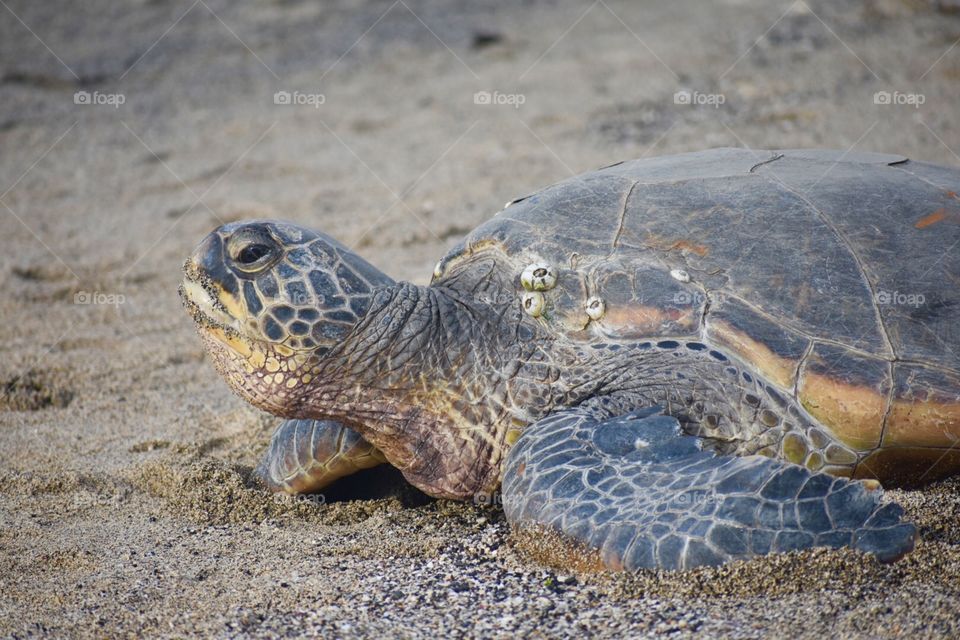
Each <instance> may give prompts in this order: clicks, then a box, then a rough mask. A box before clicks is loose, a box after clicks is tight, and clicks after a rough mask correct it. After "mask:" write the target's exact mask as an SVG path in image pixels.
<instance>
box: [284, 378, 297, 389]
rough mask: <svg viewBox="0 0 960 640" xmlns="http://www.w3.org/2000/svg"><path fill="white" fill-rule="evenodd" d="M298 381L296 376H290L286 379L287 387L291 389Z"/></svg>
mask: <svg viewBox="0 0 960 640" xmlns="http://www.w3.org/2000/svg"><path fill="white" fill-rule="evenodd" d="M299 382H300V381H299V380H297V379H296V378H290V379H289V380H287V389H293V388H294V387H295V386H297V384H298V383H299Z"/></svg>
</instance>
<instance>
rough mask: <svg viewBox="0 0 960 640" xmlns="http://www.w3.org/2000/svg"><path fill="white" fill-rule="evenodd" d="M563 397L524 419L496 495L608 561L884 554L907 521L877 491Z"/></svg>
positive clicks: (520, 516) (885, 557)
mask: <svg viewBox="0 0 960 640" xmlns="http://www.w3.org/2000/svg"><path fill="white" fill-rule="evenodd" d="M658 414H659V410H657V409H652V410H645V411H640V412H634V413H630V414H627V415H623V416H619V417H613V418H597V417H596V415H595V414H593V413H591V411H589V410H587V409H583V408H574V409H569V410H566V411H561V412H559V413H556V414H553V415H551V416H548V417H546V418H544V419H542V420H540V421H538V422H536V423H534V424H533V425H531V426H529V427H527V428H526V429H525V430H524V432H523V434H522V435H521V436H520V438H519V439H518V440H517V442H516V443H515V444H514V446H513V448H512V449H511V450H510V452H509V454H508V458H507V463H506V467H505V469H504V475H503V481H502V482H503V484H502V490H503V507H504V511H505V513H506V516H507V519H508V520H509V521H510V522H511V524H512V525H514V526H516V527H521V528H522V527H525V526H531V525H533V526H545V527H547V528H549V529H552V530H555V531H558V532H559V533H560V534H561V535H562V536H563V537H564V538H567V539H570V540H573V541H575V542H577V543H580V544H581V545H584V546H586V547H588V548H590V549H592V550H595V551H597V552H599V559H600V560H601V561H602V562H603V564H604V565H605V566H606V567H608V568H611V569H615V570H624V569H625V570H628V571H633V570H638V569H644V568H659V569H689V568H692V567H697V566H701V565H719V564H723V563H725V562H729V561H731V560H736V559H740V558H748V557H751V556H757V555H764V554H767V553H774V552H785V551H792V550H796V549H805V548H808V547H816V546H823V547H833V548H838V547H843V546H852V547H854V548H857V549H860V550H862V551H865V552H868V553H872V554H874V555H875V556H876V557H877V558H878V559H880V560H881V561H893V560H896V559H898V558H900V557H901V556H903V555H904V554H906V553H907V552H909V551H910V550H911V549H912V548H913V544H914V538H915V536H916V529H915V527H914V526H913V525H912V524H909V523H906V522H903V521H902V520H901V518H902V516H903V510H902V509H901V508H900V507H899V506H898V505H896V504H891V503H882V502H881V501H880V499H879V494H880V491H877V490H873V491H872V490H870V489H869V488H868V487H867V486H866V485H864V484H863V483H861V482H856V481H849V480H844V479H841V478H834V477H832V476H829V475H826V474H823V473H816V472H812V471H810V470H808V469H806V468H804V467H801V466H798V465H794V464H791V463H788V462H783V461H778V460H773V459H770V458H765V457H761V456H748V457H727V456H718V455H716V454H714V453H713V452H711V451H706V450H704V449H703V448H702V446H701V445H702V442H703V441H702V440H701V439H700V438H697V437H694V436H689V435H684V434H683V432H682V431H681V429H680V425H679V423H678V422H677V420H676V419H674V418H672V417H669V416H664V415H658Z"/></svg>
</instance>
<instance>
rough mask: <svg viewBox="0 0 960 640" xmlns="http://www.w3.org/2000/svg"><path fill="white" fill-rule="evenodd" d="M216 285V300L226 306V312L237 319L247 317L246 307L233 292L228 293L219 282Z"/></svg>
mask: <svg viewBox="0 0 960 640" xmlns="http://www.w3.org/2000/svg"><path fill="white" fill-rule="evenodd" d="M216 287H217V300H219V301H220V304H222V305H223V306H224V307H226V309H227V312H228V313H229V314H230V315H231V316H233V317H234V318H236V319H237V320H239V319H241V318H245V317H247V307H246V305H244V304H242V303H241V302H240V301H239V300H237V298H235V297H234V296H233V294H231V293H228V292H227V291H226V290H225V289H224V288H223V287H221V286H220V285H219V284H218V285H216Z"/></svg>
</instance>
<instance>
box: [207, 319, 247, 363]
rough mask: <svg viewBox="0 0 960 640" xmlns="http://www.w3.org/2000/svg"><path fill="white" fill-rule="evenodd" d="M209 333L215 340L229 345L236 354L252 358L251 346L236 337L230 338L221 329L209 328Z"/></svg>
mask: <svg viewBox="0 0 960 640" xmlns="http://www.w3.org/2000/svg"><path fill="white" fill-rule="evenodd" d="M207 332H208V333H209V334H210V335H212V336H213V337H214V338H216V339H217V340H219V341H220V342H222V343H223V344H225V345H227V346H228V347H230V348H231V349H233V350H234V351H235V352H237V353H238V354H240V355H241V356H243V357H244V358H249V357H250V354H251V351H252V350H251V349H250V345H248V344H247V343H246V342H244V341H243V340H240V339H239V338H237V337H235V336H228V335H227V334H226V333H225V332H224V331H223V329H221V328H220V327H209V328H207Z"/></svg>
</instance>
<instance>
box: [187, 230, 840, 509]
mask: <svg viewBox="0 0 960 640" xmlns="http://www.w3.org/2000/svg"><path fill="white" fill-rule="evenodd" d="M250 247H255V250H251V249H250ZM245 250H246V251H247V253H244V251H245ZM258 254H259V255H258ZM251 258H254V260H253V261H252V263H251V264H245V263H243V262H242V261H243V260H244V259H251ZM184 272H185V280H184V284H183V286H182V287H181V293H182V296H183V298H184V302H185V305H186V307H187V309H188V311H189V312H190V313H191V315H192V316H193V317H194V320H195V321H196V324H197V327H198V330H199V332H200V335H201V337H202V338H203V341H204V344H205V345H206V347H207V349H208V351H209V352H210V354H211V355H212V357H213V360H214V362H215V364H216V366H217V368H218V370H219V371H220V373H221V374H222V375H223V376H224V377H225V378H226V379H227V381H228V382H229V383H230V384H231V386H232V387H233V388H234V389H235V390H236V391H237V392H238V393H239V394H240V395H241V396H242V397H244V398H245V399H247V400H248V401H250V402H251V403H252V404H254V405H256V406H258V407H260V408H262V409H264V410H266V411H269V412H271V413H273V414H275V415H278V416H282V417H289V418H299V419H313V420H333V421H337V422H338V423H342V424H344V425H346V426H348V427H350V428H352V429H355V430H356V431H357V433H359V434H360V435H361V436H362V437H363V439H364V440H365V441H367V442H369V443H370V444H371V445H372V446H373V447H375V448H376V449H378V450H379V451H380V452H382V454H383V456H384V457H385V458H386V460H387V461H388V462H390V463H391V464H393V465H394V466H396V467H397V468H399V469H400V470H401V471H402V472H403V473H404V475H405V476H406V477H407V479H408V480H409V481H410V482H411V483H412V484H414V485H415V486H417V487H419V488H420V489H422V490H424V491H425V492H427V493H429V494H431V495H434V496H442V497H448V498H455V499H470V498H472V497H474V496H475V495H477V494H489V493H490V492H492V491H494V490H495V489H496V488H497V486H498V485H499V482H500V476H501V470H502V468H503V464H504V460H505V456H506V453H507V451H508V448H509V445H510V444H511V443H512V442H513V441H514V440H515V439H516V438H517V437H518V436H519V433H520V432H521V431H522V429H523V428H524V427H525V426H526V425H528V424H530V423H532V422H535V421H536V420H539V419H541V418H543V417H544V416H546V415H548V414H551V413H553V412H555V411H557V410H559V409H562V408H565V407H571V406H576V405H578V404H580V403H582V402H585V401H587V400H590V399H592V398H599V397H602V398H604V402H606V403H607V404H609V405H611V406H615V407H617V409H618V410H619V411H620V412H626V411H630V410H633V409H637V408H642V407H648V406H652V405H659V406H662V407H664V408H665V409H666V411H667V412H668V413H670V414H671V415H674V416H676V417H677V418H678V419H679V420H680V422H681V423H682V424H683V425H684V427H685V429H686V430H687V431H688V432H690V433H694V434H697V435H702V436H707V437H709V438H711V442H712V443H713V445H714V446H715V447H717V448H718V449H720V450H722V451H726V452H740V453H753V452H755V451H758V450H760V449H762V448H764V447H766V448H767V449H768V451H767V452H766V453H768V454H769V452H770V451H774V449H775V447H773V448H771V447H772V445H777V444H778V442H780V441H781V440H783V439H784V437H785V435H786V434H795V435H798V436H799V437H803V438H804V439H805V440H806V441H812V440H813V438H811V437H810V436H809V435H808V434H809V433H811V432H812V431H813V430H814V429H817V426H818V425H817V424H816V423H815V421H813V420H812V419H811V418H810V417H809V415H807V414H806V412H805V411H803V409H802V408H800V407H799V406H797V405H796V403H794V402H792V400H790V399H788V398H784V397H783V395H782V394H779V393H777V392H776V390H775V389H774V388H773V387H772V386H770V385H767V384H765V383H764V382H763V381H762V380H759V379H758V378H757V377H756V376H751V375H750V374H749V373H747V369H746V367H744V365H743V364H742V363H738V362H737V361H736V360H735V359H734V358H732V357H731V356H729V355H726V354H724V353H723V352H722V351H721V350H719V349H717V348H714V347H712V346H710V345H709V344H706V343H704V342H700V341H692V340H690V339H689V338H687V339H680V338H678V339H671V338H669V337H659V338H657V339H655V340H639V341H636V342H633V343H630V344H626V345H604V344H593V345H585V344H576V343H573V342H571V341H569V340H567V339H565V338H563V337H562V336H556V335H554V334H552V333H550V332H548V331H547V330H546V329H545V328H544V327H542V326H541V324H540V323H538V322H537V321H536V320H535V319H533V318H531V317H530V316H528V315H527V314H525V313H524V312H523V311H522V309H521V306H520V304H519V301H518V299H517V298H515V297H511V298H507V297H504V296H495V297H494V298H493V299H491V298H490V297H489V296H486V295H480V293H479V292H478V290H476V289H475V290H473V291H471V290H470V289H466V290H464V289H463V288H458V289H452V288H448V287H443V286H430V287H418V286H414V285H411V284H408V283H394V282H392V281H390V280H389V279H388V278H387V277H386V276H384V275H383V274H380V273H379V272H377V271H376V270H375V269H374V268H373V267H372V266H370V265H368V264H367V263H365V262H363V261H362V260H361V259H360V258H358V257H356V256H355V255H353V254H352V253H349V252H348V251H347V250H346V249H345V248H343V247H342V246H341V245H339V244H338V243H336V241H334V240H333V239H331V238H329V237H327V236H324V235H322V234H318V233H315V232H312V231H309V230H306V229H301V228H298V227H294V226H293V225H287V224H284V223H273V222H257V223H249V224H245V225H227V226H225V227H222V228H221V229H218V230H217V231H215V232H214V233H213V234H211V236H209V237H208V238H207V239H205V240H204V242H203V243H201V246H200V247H199V248H198V250H197V252H196V253H195V255H194V256H193V257H192V258H191V259H190V260H188V261H187V263H186V265H185V269H184ZM278 310H279V313H278ZM344 310H349V311H344ZM311 312H312V313H311ZM350 314H352V317H353V318H355V320H354V324H352V325H350V324H348V323H349V321H350ZM284 322H286V323H287V324H283V323H284ZM299 325H302V326H299ZM278 327H279V330H277V328H278ZM744 374H746V375H744ZM768 434H769V435H768ZM838 446H839V445H837V443H835V442H833V441H832V440H830V439H829V438H821V439H820V449H821V455H823V456H824V457H825V458H827V459H829V458H830V455H831V454H830V453H828V451H827V449H828V448H830V447H834V449H833V450H831V451H835V450H836V447H838ZM834 457H836V456H834ZM855 459H856V458H855V456H848V458H845V459H843V460H837V464H836V465H834V466H835V467H837V468H838V469H840V470H842V469H843V465H844V463H846V464H847V465H848V466H849V464H851V463H852V462H853V461H855ZM281 475H282V474H281ZM318 484H322V483H315V484H313V485H311V486H317V485H318Z"/></svg>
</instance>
